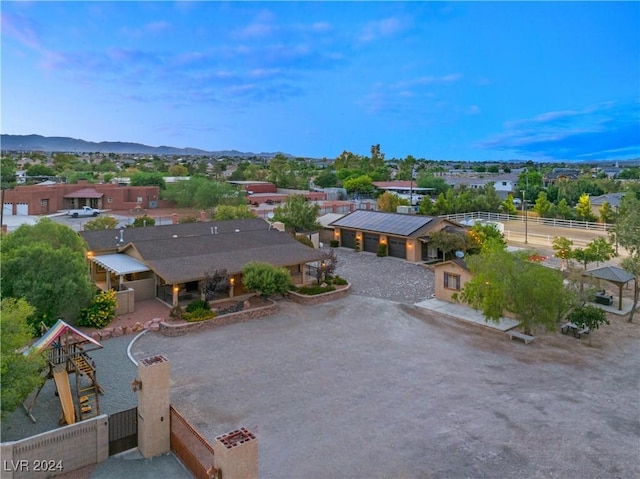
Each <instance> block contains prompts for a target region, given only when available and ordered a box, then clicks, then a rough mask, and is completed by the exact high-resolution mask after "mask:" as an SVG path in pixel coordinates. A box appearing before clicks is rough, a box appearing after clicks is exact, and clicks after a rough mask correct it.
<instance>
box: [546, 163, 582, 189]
mask: <svg viewBox="0 0 640 479" xmlns="http://www.w3.org/2000/svg"><path fill="white" fill-rule="evenodd" d="M579 177H580V170H578V169H576V168H554V169H553V170H552V171H551V172H550V173H547V174H546V175H545V176H544V178H543V180H542V181H543V184H544V186H545V187H547V186H549V185H555V184H556V183H557V182H558V181H574V180H577V179H578V178H579Z"/></svg>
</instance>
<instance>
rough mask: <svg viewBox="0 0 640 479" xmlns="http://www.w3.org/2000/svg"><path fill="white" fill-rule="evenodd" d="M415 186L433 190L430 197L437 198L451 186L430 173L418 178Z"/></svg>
mask: <svg viewBox="0 0 640 479" xmlns="http://www.w3.org/2000/svg"><path fill="white" fill-rule="evenodd" d="M416 184H417V185H418V187H420V188H433V192H432V195H433V196H437V195H439V194H440V193H445V192H446V191H447V190H448V189H450V188H451V186H450V185H449V184H448V183H447V182H446V181H445V180H444V179H443V178H440V177H438V176H433V175H432V174H431V173H426V174H424V175H421V176H419V177H418V180H417V181H416Z"/></svg>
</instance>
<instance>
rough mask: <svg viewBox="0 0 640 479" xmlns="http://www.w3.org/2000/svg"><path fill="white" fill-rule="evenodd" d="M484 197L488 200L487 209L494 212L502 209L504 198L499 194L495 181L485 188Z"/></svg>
mask: <svg viewBox="0 0 640 479" xmlns="http://www.w3.org/2000/svg"><path fill="white" fill-rule="evenodd" d="M483 190H484V197H485V199H486V202H487V211H490V212H492V213H497V212H498V211H500V205H501V204H502V200H501V199H500V197H499V196H498V192H497V191H496V187H495V186H494V184H493V183H488V184H487V185H486V186H485V187H484V188H483Z"/></svg>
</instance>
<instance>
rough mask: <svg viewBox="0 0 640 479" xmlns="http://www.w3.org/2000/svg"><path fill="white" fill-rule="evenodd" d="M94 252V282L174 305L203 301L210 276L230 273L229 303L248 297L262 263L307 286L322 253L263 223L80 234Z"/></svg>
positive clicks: (247, 221)
mask: <svg viewBox="0 0 640 479" xmlns="http://www.w3.org/2000/svg"><path fill="white" fill-rule="evenodd" d="M79 234H80V236H81V237H82V238H84V240H85V241H86V242H87V245H88V248H89V251H90V252H89V255H88V256H89V259H90V271H91V277H92V279H93V281H94V282H95V283H96V284H97V285H98V286H99V287H100V288H101V289H103V290H108V289H115V290H117V291H129V290H134V291H135V301H140V300H145V299H153V298H157V299H160V300H162V301H164V302H166V303H169V304H171V305H176V304H179V303H180V302H181V301H190V300H192V299H200V292H201V291H202V289H203V280H204V279H205V277H206V275H207V273H208V272H211V271H214V270H221V269H226V270H227V273H228V274H229V276H230V290H229V294H228V295H227V296H226V297H227V298H228V297H237V296H241V295H246V294H247V293H248V291H247V289H246V288H245V286H244V285H243V283H242V270H243V268H244V267H245V266H246V264H247V263H249V262H252V261H259V262H265V263H270V264H273V265H275V266H282V267H286V268H287V269H288V270H289V271H290V272H291V276H292V279H293V282H294V284H304V283H306V282H307V268H306V265H307V263H312V262H315V261H318V260H320V259H321V258H322V252H321V251H319V250H317V249H313V248H310V247H308V246H305V245H303V244H301V243H300V242H299V241H297V240H296V239H294V238H293V237H291V236H290V235H289V234H287V233H284V232H281V231H278V230H276V229H274V228H272V227H271V225H269V223H267V222H266V221H264V220H262V219H260V218H254V219H245V220H229V221H215V222H213V221H212V222H198V223H183V224H173V225H166V226H149V227H144V228H126V229H125V228H122V229H119V230H113V229H110V230H95V231H82V232H80V233H79Z"/></svg>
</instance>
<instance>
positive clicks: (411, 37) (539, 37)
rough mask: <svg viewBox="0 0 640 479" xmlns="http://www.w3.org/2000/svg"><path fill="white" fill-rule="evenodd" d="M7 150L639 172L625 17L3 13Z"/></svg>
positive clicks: (639, 66) (405, 9) (465, 12)
mask: <svg viewBox="0 0 640 479" xmlns="http://www.w3.org/2000/svg"><path fill="white" fill-rule="evenodd" d="M0 8H1V12H2V24H1V39H2V42H1V47H2V98H1V99H2V133H9V134H32V133H33V134H40V135H44V136H69V137H73V138H81V139H84V140H87V141H132V142H138V143H144V144H148V145H152V146H160V145H169V146H176V147H195V148H202V149H205V150H225V149H236V150H240V151H251V152H256V153H257V152H275V151H282V152H286V153H290V154H293V155H296V156H310V157H318V158H320V157H327V158H335V157H336V156H338V155H339V154H340V153H341V152H342V151H343V150H346V151H350V152H353V153H356V154H363V155H369V153H370V147H371V145H374V144H380V146H381V150H382V152H384V153H385V155H386V157H387V158H393V157H395V158H404V157H406V156H407V155H413V156H414V157H416V158H429V159H435V160H483V161H484V160H486V161H494V160H495V161H501V160H508V159H516V158H517V159H524V160H528V159H532V160H559V161H565V160H566V161H573V160H603V159H606V160H609V159H611V160H614V159H627V158H637V157H640V33H639V32H640V3H638V2H625V3H613V2H585V3H582V2H567V3H561V2H535V3H524V2H513V3H510V2H495V3H492V2H472V3H466V2H451V3H436V2H371V3H369V2H345V3H343V2H300V3H289V2H139V3H138V2H104V3H103V2H8V1H3V2H2V4H1V6H0Z"/></svg>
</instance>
